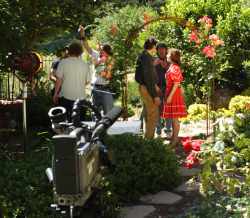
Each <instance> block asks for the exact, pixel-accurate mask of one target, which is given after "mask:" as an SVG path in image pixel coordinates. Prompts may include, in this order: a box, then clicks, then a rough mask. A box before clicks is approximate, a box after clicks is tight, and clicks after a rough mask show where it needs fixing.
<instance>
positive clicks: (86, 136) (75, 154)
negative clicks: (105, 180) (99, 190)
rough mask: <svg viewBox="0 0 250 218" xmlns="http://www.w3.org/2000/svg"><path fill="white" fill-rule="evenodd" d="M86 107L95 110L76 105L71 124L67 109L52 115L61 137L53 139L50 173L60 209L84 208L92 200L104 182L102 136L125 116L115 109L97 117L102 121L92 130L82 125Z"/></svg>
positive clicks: (84, 103) (52, 111) (118, 109)
mask: <svg viewBox="0 0 250 218" xmlns="http://www.w3.org/2000/svg"><path fill="white" fill-rule="evenodd" d="M86 105H88V106H91V104H89V102H87V101H85V100H77V101H76V102H75V104H74V107H73V112H72V122H71V123H70V122H67V121H66V120H65V118H66V110H65V109H64V108H62V107H55V108H52V109H50V111H49V117H50V119H51V122H52V127H53V129H54V130H55V132H57V133H58V134H57V135H55V136H53V142H54V146H55V147H54V154H53V158H52V159H53V160H52V170H51V172H50V173H48V172H47V171H48V169H47V170H46V172H47V175H48V174H50V175H51V176H50V177H52V178H51V179H50V180H51V181H53V187H54V199H55V203H56V204H57V205H58V206H83V205H84V204H85V202H86V201H87V199H88V198H89V197H90V196H91V194H92V192H93V187H96V186H97V184H98V182H99V181H100V179H101V175H100V166H101V157H100V155H101V148H103V143H102V136H103V134H104V133H105V132H106V131H107V129H108V128H109V127H110V126H111V125H112V124H113V123H114V122H115V121H116V120H117V119H118V117H119V116H120V115H121V112H122V110H121V108H120V107H114V108H113V109H112V110H111V111H110V112H109V113H107V114H106V115H105V116H103V117H101V118H100V115H99V114H97V117H99V118H100V119H97V121H96V122H95V123H94V126H92V127H91V126H89V125H87V124H86V123H84V122H81V121H80V107H83V106H86ZM91 107H93V105H92V106H91ZM92 109H93V108H92ZM94 110H95V109H94Z"/></svg>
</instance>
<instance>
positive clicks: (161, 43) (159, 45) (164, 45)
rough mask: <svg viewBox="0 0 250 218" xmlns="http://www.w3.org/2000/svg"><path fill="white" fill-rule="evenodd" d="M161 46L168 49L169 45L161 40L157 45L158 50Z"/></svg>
mask: <svg viewBox="0 0 250 218" xmlns="http://www.w3.org/2000/svg"><path fill="white" fill-rule="evenodd" d="M159 48H165V49H168V47H167V45H166V44H165V43H164V42H159V43H157V45H156V49H157V50H158V49H159Z"/></svg>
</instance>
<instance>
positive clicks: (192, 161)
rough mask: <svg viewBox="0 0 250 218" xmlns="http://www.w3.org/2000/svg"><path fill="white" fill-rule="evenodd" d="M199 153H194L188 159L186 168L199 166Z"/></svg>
mask: <svg viewBox="0 0 250 218" xmlns="http://www.w3.org/2000/svg"><path fill="white" fill-rule="evenodd" d="M197 156H198V152H197V151H192V152H191V153H190V154H189V155H188V156H187V158H186V161H185V162H184V167H186V168H189V169H190V168H192V167H193V166H195V165H198V164H199V159H198V157H197Z"/></svg>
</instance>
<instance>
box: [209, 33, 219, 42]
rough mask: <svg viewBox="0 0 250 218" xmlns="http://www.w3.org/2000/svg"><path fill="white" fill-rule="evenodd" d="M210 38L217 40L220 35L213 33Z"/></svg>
mask: <svg viewBox="0 0 250 218" xmlns="http://www.w3.org/2000/svg"><path fill="white" fill-rule="evenodd" d="M209 39H210V40H212V41H217V40H219V36H217V35H216V34H212V35H210V36H209Z"/></svg>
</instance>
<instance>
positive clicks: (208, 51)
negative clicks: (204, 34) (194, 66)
mask: <svg viewBox="0 0 250 218" xmlns="http://www.w3.org/2000/svg"><path fill="white" fill-rule="evenodd" d="M202 53H203V54H204V55H205V56H206V57H207V58H214V57H215V56H216V52H215V49H214V47H213V46H211V45H207V46H206V47H204V48H203V49H202Z"/></svg>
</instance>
